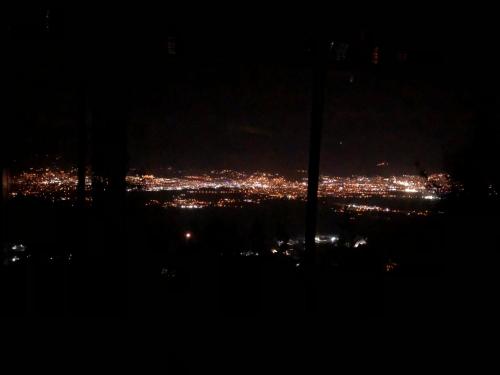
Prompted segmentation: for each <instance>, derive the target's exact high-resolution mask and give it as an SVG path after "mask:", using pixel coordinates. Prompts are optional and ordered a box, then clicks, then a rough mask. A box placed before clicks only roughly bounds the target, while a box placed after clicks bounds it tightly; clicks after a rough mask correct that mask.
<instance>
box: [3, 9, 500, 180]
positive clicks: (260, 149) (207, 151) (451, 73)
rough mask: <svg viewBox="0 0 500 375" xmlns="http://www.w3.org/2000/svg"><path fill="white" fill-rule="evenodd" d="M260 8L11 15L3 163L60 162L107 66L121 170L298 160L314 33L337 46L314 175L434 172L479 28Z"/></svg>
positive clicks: (460, 105) (483, 49) (466, 101)
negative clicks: (263, 13) (121, 136)
mask: <svg viewBox="0 0 500 375" xmlns="http://www.w3.org/2000/svg"><path fill="white" fill-rule="evenodd" d="M47 11H48V13H47ZM257 13H258V12H249V13H248V14H247V16H249V19H246V18H245V19H244V18H243V17H242V16H238V17H227V18H225V17H222V16H220V15H219V17H218V18H212V17H211V16H208V14H207V15H206V16H203V12H201V11H200V12H197V15H196V16H193V17H191V15H190V14H189V12H187V13H186V12H183V13H181V14H180V15H179V13H176V12H175V11H169V10H166V11H161V12H160V11H158V12H153V11H136V10H135V9H126V10H123V9H121V10H116V9H105V10H104V9H101V8H94V9H80V8H76V7H74V8H65V9H63V8H54V7H46V8H34V9H12V10H11V11H10V13H9V17H7V23H6V25H5V26H6V27H4V35H6V36H7V39H8V48H9V54H8V56H9V59H8V62H9V65H8V69H9V74H8V78H9V79H8V86H7V87H8V90H9V94H10V95H9V100H10V101H9V103H8V104H9V105H8V107H9V111H8V120H9V123H10V125H9V139H10V140H11V141H12V142H9V155H10V157H11V159H12V160H16V162H15V163H17V165H20V166H23V167H25V166H29V165H36V164H37V163H39V162H40V160H42V162H41V163H42V164H43V162H44V161H43V160H49V159H50V160H53V159H54V158H55V157H57V156H60V157H61V159H60V160H59V162H60V163H62V164H64V163H68V164H71V163H72V160H75V159H76V155H75V153H76V151H75V150H76V147H75V145H76V124H77V123H78V121H81V116H82V113H83V112H82V97H83V95H82V87H86V88H87V90H88V91H89V92H93V91H99V90H100V87H101V84H102V81H106V80H108V79H109V76H110V75H111V76H112V78H111V79H109V82H111V85H112V84H113V83H116V86H117V87H118V88H117V90H119V91H120V92H121V95H122V96H121V97H120V100H122V99H123V98H124V99H123V103H119V105H117V106H116V107H117V108H120V110H121V109H122V110H123V111H122V113H121V114H120V115H121V116H122V117H121V118H122V119H123V126H126V127H127V129H128V132H127V137H128V153H129V158H130V167H131V168H138V169H142V170H147V171H152V172H155V171H160V170H161V168H165V167H168V166H172V167H174V168H179V169H190V170H194V171H206V170H210V169H220V168H231V169H238V170H247V171H252V170H267V171H276V172H284V173H287V172H292V171H295V170H297V169H305V168H306V167H307V155H308V141H309V138H308V137H309V125H310V122H309V121H310V102H311V68H310V66H311V63H310V62H311V57H310V51H309V48H310V45H311V40H312V37H313V36H319V37H320V38H323V39H324V40H325V41H326V42H328V43H329V42H334V43H337V45H338V43H347V44H349V48H348V49H347V55H346V56H347V58H346V60H345V61H343V62H337V61H335V56H336V55H335V52H334V51H332V53H331V55H330V61H331V62H330V64H329V68H328V78H327V94H326V111H325V121H324V133H323V142H322V160H321V170H322V171H323V172H324V173H331V174H339V175H346V174H347V175H349V174H396V173H417V172H419V170H420V169H425V170H427V171H440V170H443V169H446V162H445V161H446V159H447V158H448V156H449V155H451V154H453V152H455V151H456V150H458V149H460V148H461V147H462V146H463V145H464V144H465V143H466V142H467V140H468V139H469V136H470V132H471V128H472V127H473V126H474V121H475V117H474V116H475V115H474V108H475V107H474V105H475V104H474V103H476V102H477V98H476V97H475V95H476V94H475V91H474V90H475V89H476V87H477V86H478V85H481V84H482V81H483V80H487V79H488V77H489V74H490V73H489V72H490V71H491V70H490V66H493V65H494V63H493V60H491V59H489V58H488V57H489V51H488V48H489V46H490V44H489V43H490V39H489V38H490V37H489V35H490V34H489V31H487V30H486V29H484V30H483V29H482V30H477V29H475V30H474V31H471V30H470V29H467V28H463V23H462V22H461V21H460V19H457V18H440V17H435V18H433V19H430V18H429V19H426V20H425V22H423V21H424V20H423V19H422V18H420V19H419V18H418V15H417V20H416V21H413V22H409V16H408V15H406V14H403V15H402V16H398V17H389V16H386V18H378V17H376V16H373V17H370V18H368V17H364V18H365V19H364V20H361V18H359V19H357V20H356V21H355V22H349V21H347V20H342V21H339V20H338V19H336V18H335V17H331V18H329V17H326V18H325V17H323V18H318V20H319V21H321V22H318V23H316V22H312V21H314V18H311V17H306V16H304V19H303V20H301V19H300V18H297V15H295V17H294V18H287V17H284V16H283V15H282V17H281V18H280V22H277V20H276V18H273V17H274V16H271V15H268V17H267V18H266V17H264V18H263V19H262V20H261V19H257V18H255V17H254V15H255V14H257ZM423 14H424V15H425V12H424V13H423ZM470 17H472V15H471V16H470ZM388 20H389V21H388ZM318 24H320V25H321V27H317V25H318ZM171 36H173V37H175V55H172V54H170V52H171V51H169V47H168V40H169V39H168V38H169V37H171ZM374 47H379V48H380V63H379V64H378V65H374V64H372V62H371V60H372V56H371V51H372V50H373V48H374ZM400 52H404V53H407V56H408V58H407V60H406V61H405V62H404V63H399V62H397V61H396V60H397V59H396V56H397V54H398V53H400ZM478 59H479V60H478ZM108 73H110V74H108ZM89 88H90V89H89ZM123 93H125V94H123ZM110 100H112V101H113V100H114V99H112V98H110ZM117 100H118V99H117ZM117 100H114V101H115V102H116V101H117ZM115 104H116V103H115ZM43 155H49V156H48V157H47V158H45V159H44V156H43ZM380 162H388V163H389V165H388V166H386V167H383V168H381V167H377V166H376V165H377V164H378V163H380Z"/></svg>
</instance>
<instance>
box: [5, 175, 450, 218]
mask: <svg viewBox="0 0 500 375" xmlns="http://www.w3.org/2000/svg"><path fill="white" fill-rule="evenodd" d="M126 181H127V190H128V191H129V192H171V193H173V195H172V196H171V198H169V199H167V200H166V201H163V202H159V201H157V200H150V201H148V202H147V205H150V206H155V205H156V206H162V207H176V208H184V209H198V208H205V207H242V206H244V205H247V204H259V203H261V202H262V201H264V200H301V201H304V200H305V199H306V195H307V179H306V178H305V177H301V178H296V179H289V178H285V177H283V176H281V175H279V174H276V173H260V172H259V173H251V174H246V173H241V172H235V171H230V170H223V171H211V172H210V173H205V174H200V175H185V176H176V177H157V176H154V175H134V176H131V175H129V176H127V177H126ZM77 183H78V179H77V173H76V170H75V169H72V170H69V171H64V170H62V169H37V170H33V169H31V170H30V171H27V172H24V173H21V174H19V175H18V176H15V177H14V178H13V180H12V187H11V195H12V196H16V195H22V196H35V197H40V198H47V199H51V200H73V199H74V198H75V197H76V187H77ZM90 185H91V181H90V178H88V179H87V180H86V187H87V188H88V189H90ZM452 188H453V186H452V183H451V182H450V179H449V177H448V175H446V174H434V175H431V176H429V177H427V178H424V177H422V176H415V175H403V176H393V177H380V176H377V177H365V176H352V177H332V176H321V179H320V184H319V191H318V195H319V197H320V198H330V197H333V198H344V199H349V198H372V197H380V198H412V199H425V200H436V199H439V196H440V195H441V194H444V193H446V192H449V191H451V190H452ZM348 208H349V209H351V210H354V211H357V212H367V211H385V212H393V211H395V210H390V209H388V208H381V207H378V206H363V205H350V206H349V207H348Z"/></svg>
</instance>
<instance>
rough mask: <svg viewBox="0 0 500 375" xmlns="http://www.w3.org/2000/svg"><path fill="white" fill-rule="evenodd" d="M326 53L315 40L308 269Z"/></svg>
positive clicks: (315, 206)
mask: <svg viewBox="0 0 500 375" xmlns="http://www.w3.org/2000/svg"><path fill="white" fill-rule="evenodd" d="M326 51H327V48H326V43H325V42H323V41H322V40H321V39H320V38H317V39H315V40H314V45H313V80H312V106H311V133H310V143H309V169H308V181H307V206H306V233H305V246H306V262H307V263H308V264H309V266H312V265H313V264H314V263H315V255H316V244H315V237H316V222H317V215H318V185H319V162H320V148H321V131H322V127H323V112H324V106H325V104H324V101H325V79H326V57H327V55H326Z"/></svg>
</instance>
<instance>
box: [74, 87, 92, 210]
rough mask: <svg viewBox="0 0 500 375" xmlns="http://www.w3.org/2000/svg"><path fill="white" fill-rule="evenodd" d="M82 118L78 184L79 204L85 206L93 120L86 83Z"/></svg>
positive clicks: (79, 132)
mask: <svg viewBox="0 0 500 375" xmlns="http://www.w3.org/2000/svg"><path fill="white" fill-rule="evenodd" d="M82 96H83V97H82V106H83V107H82V112H83V113H82V118H81V119H80V120H79V121H78V162H77V166H78V186H77V204H78V207H80V208H83V207H85V195H86V194H85V190H86V186H85V178H86V175H87V152H88V129H89V124H90V122H91V112H90V103H89V95H88V88H87V87H86V83H84V87H83V89H82Z"/></svg>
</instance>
